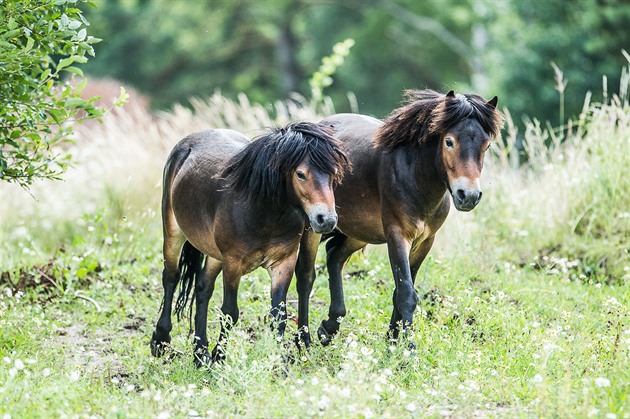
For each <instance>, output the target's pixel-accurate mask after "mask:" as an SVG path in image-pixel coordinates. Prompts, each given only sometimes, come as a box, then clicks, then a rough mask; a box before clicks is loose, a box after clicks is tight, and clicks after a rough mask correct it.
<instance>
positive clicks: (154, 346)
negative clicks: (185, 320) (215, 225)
mask: <svg viewBox="0 0 630 419" xmlns="http://www.w3.org/2000/svg"><path fill="white" fill-rule="evenodd" d="M162 221H163V227H164V244H163V253H164V270H163V271H162V286H163V288H164V299H163V300H162V311H161V313H160V317H159V319H158V321H157V324H156V326H155V331H154V332H153V336H152V337H151V354H152V355H153V356H156V357H160V356H162V355H163V354H164V348H165V347H166V346H167V345H168V344H169V343H170V342H171V329H172V328H173V324H172V322H171V311H172V306H173V296H174V294H175V289H176V288H177V283H178V282H179V276H180V272H179V255H180V252H181V249H182V246H183V244H184V242H185V241H186V239H185V238H184V236H183V234H182V233H181V231H180V230H179V227H178V226H177V223H176V222H175V217H174V216H173V213H172V211H171V210H170V208H167V209H166V210H164V209H163V218H162Z"/></svg>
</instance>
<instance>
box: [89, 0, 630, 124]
mask: <svg viewBox="0 0 630 419" xmlns="http://www.w3.org/2000/svg"><path fill="white" fill-rule="evenodd" d="M95 3H96V4H97V6H98V7H97V8H92V7H86V8H85V13H86V17H87V20H88V21H89V22H90V23H91V28H90V34H91V35H93V36H96V37H98V38H102V39H103V42H101V43H99V44H97V45H96V46H95V49H96V57H95V58H93V59H90V61H89V63H88V64H86V65H85V66H84V67H83V68H84V70H85V72H86V74H88V75H91V76H92V77H110V78H114V79H117V80H120V81H122V82H124V83H126V84H128V85H131V86H132V87H135V88H136V89H137V90H139V91H140V92H141V93H143V94H144V95H146V96H147V97H148V98H149V99H150V102H151V106H152V107H153V108H154V109H166V108H169V107H171V106H172V105H173V104H174V103H176V102H179V103H187V101H188V99H189V98H190V97H193V96H198V97H208V96H210V95H212V94H213V93H215V92H217V91H220V92H221V93H222V94H223V95H224V96H226V97H228V98H236V97H237V95H238V94H239V93H240V92H244V93H246V94H247V95H248V97H249V98H250V100H252V101H253V102H260V103H270V102H273V101H275V100H278V99H285V98H288V97H290V94H291V93H292V92H298V93H301V94H302V95H304V96H307V97H308V95H309V91H310V88H309V85H308V80H309V76H310V74H312V73H313V72H315V71H317V69H318V66H319V65H320V63H321V57H323V56H327V55H329V54H330V53H331V48H332V46H333V45H334V44H335V43H336V42H338V41H342V40H344V39H346V38H351V39H354V40H355V45H354V46H353V48H352V51H351V52H350V55H349V56H348V57H347V59H346V61H345V63H344V65H343V66H341V67H340V68H339V69H338V70H337V72H336V74H335V76H334V79H335V82H334V84H333V85H332V86H330V87H329V88H328V89H327V91H326V94H327V95H329V96H330V97H331V98H332V99H333V102H334V103H335V106H336V110H337V111H350V110H352V108H351V105H352V101H351V100H349V99H348V97H347V95H348V93H349V92H351V93H353V94H354V95H355V96H356V99H357V102H358V110H359V111H360V112H362V113H367V114H372V115H375V116H377V117H383V116H385V115H386V114H387V113H388V112H389V111H390V110H392V109H394V108H395V107H396V106H397V105H398V103H399V101H400V98H401V92H402V90H403V89H406V88H425V87H428V88H433V89H437V90H441V91H447V90H449V89H454V90H455V91H458V92H465V91H474V92H476V93H479V94H482V95H484V96H486V97H491V96H492V95H495V94H497V95H498V96H499V98H500V105H501V106H507V107H508V108H509V109H510V112H511V113H512V115H513V116H514V117H515V119H516V121H517V123H519V124H520V123H521V122H522V121H523V119H527V118H537V119H539V120H542V121H547V120H548V121H550V122H551V123H552V124H553V125H557V123H558V121H559V119H560V114H559V112H560V111H559V109H560V103H559V101H560V97H559V95H558V92H557V91H556V84H555V82H554V71H553V68H552V64H551V63H552V62H553V63H555V64H556V65H557V66H558V68H559V69H560V70H561V71H563V72H564V80H565V82H566V83H567V86H566V91H565V93H564V101H565V109H566V113H565V116H566V117H567V118H568V117H574V116H576V115H577V114H578V113H579V111H580V110H581V108H582V105H583V101H584V97H585V94H586V93H587V91H592V92H593V100H594V101H602V100H603V99H604V98H603V97H602V95H603V93H602V77H601V76H602V75H605V76H606V78H607V80H608V84H609V85H610V86H611V87H610V89H611V90H612V89H616V87H617V86H619V78H620V71H619V69H620V68H621V67H622V66H623V65H624V63H625V59H624V57H623V55H622V54H621V49H622V48H624V47H625V48H626V49H627V48H628V41H629V40H630V4H629V3H628V0H580V1H575V2H565V1H537V0H535V1H518V0H504V1H491V0H439V1H417V0H337V1H330V0H262V1H261V0H177V1H171V0H98V1H95ZM562 122H563V121H562Z"/></svg>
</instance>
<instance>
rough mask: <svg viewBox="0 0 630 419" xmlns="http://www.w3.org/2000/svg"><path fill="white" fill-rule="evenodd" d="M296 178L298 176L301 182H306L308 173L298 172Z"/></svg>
mask: <svg viewBox="0 0 630 419" xmlns="http://www.w3.org/2000/svg"><path fill="white" fill-rule="evenodd" d="M295 176H297V178H298V179H299V180H301V181H305V180H306V173H304V172H302V171H297V172H295Z"/></svg>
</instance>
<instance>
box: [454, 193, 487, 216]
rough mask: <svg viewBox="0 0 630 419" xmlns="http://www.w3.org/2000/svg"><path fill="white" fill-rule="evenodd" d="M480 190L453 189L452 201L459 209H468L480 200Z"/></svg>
mask: <svg viewBox="0 0 630 419" xmlns="http://www.w3.org/2000/svg"><path fill="white" fill-rule="evenodd" d="M481 195H482V192H481V191H480V190H478V189H477V190H470V189H468V190H466V189H456V190H454V191H453V203H454V204H455V208H457V210H459V211H470V210H472V209H473V208H475V207H476V206H477V204H478V203H479V201H481Z"/></svg>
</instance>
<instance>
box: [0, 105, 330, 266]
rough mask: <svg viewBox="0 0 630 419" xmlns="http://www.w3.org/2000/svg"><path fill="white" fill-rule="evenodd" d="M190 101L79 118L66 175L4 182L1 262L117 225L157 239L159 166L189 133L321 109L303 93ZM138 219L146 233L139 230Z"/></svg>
mask: <svg viewBox="0 0 630 419" xmlns="http://www.w3.org/2000/svg"><path fill="white" fill-rule="evenodd" d="M191 103H192V108H186V107H183V106H179V105H176V106H175V107H174V108H173V109H172V110H171V111H170V112H161V113H159V114H152V113H150V112H149V111H147V110H146V109H145V108H142V107H131V108H129V109H126V110H125V111H124V112H115V113H112V114H110V115H108V116H106V117H105V118H104V119H103V121H102V123H101V124H94V123H91V124H88V125H85V126H82V125H79V126H77V127H76V128H75V134H74V138H73V144H71V145H70V146H69V147H67V149H66V151H67V152H69V153H71V154H72V156H73V165H72V167H71V168H69V169H68V171H67V172H66V173H65V174H64V176H63V181H57V182H53V181H43V182H39V183H36V184H35V185H33V187H32V188H31V189H30V190H29V191H26V190H24V189H22V188H20V187H19V186H17V185H14V184H6V183H4V184H0V196H1V197H2V208H1V225H0V236H1V244H0V261H1V263H0V265H1V266H0V268H2V269H9V268H11V267H14V266H16V264H19V263H22V262H24V261H32V262H33V263H35V262H36V261H37V262H40V261H41V260H46V259H47V258H49V257H50V255H51V254H52V253H54V252H55V251H56V250H57V249H59V248H60V247H61V246H64V245H66V246H67V245H69V244H72V243H75V244H76V243H77V242H78V243H82V242H85V241H90V240H92V241H93V242H95V243H96V244H98V243H99V242H100V241H101V240H102V237H101V238H99V237H98V234H96V233H101V236H107V237H109V240H112V238H114V239H115V238H116V234H117V232H118V231H119V230H120V229H126V230H130V231H134V230H136V234H135V235H134V236H133V237H134V238H135V239H136V240H142V239H145V240H146V239H152V240H155V239H156V236H157V235H159V232H160V231H161V228H160V222H159V219H158V218H159V217H156V213H157V212H158V208H159V200H160V197H161V176H162V168H163V165H164V162H165V160H166V157H167V155H168V153H169V152H170V150H171V149H172V147H173V146H174V145H175V144H176V143H177V141H179V140H180V139H182V138H183V137H184V136H186V135H187V134H190V133H192V132H196V131H201V130H206V129H211V128H232V129H235V130H238V131H240V132H243V133H245V134H246V135H248V136H251V137H255V136H256V135H258V134H260V133H262V131H263V129H265V128H269V127H274V126H279V125H284V124H286V123H288V122H290V121H294V120H317V119H318V118H319V117H320V116H319V115H316V114H315V112H314V111H313V110H312V109H311V108H310V107H309V105H308V104H307V102H306V101H305V100H304V99H303V98H300V97H295V98H293V99H292V100H290V101H285V102H280V101H278V102H276V103H274V104H271V105H269V106H267V107H265V106H262V105H259V104H252V103H250V102H249V100H248V99H247V97H246V96H245V95H240V96H239V97H238V100H237V101H232V100H229V99H227V98H225V97H223V96H221V95H220V94H218V93H217V94H214V95H213V96H211V97H210V98H208V99H205V100H204V99H192V100H191ZM140 227H142V233H143V234H145V236H146V237H142V236H139V235H138V234H137V229H138V228H140Z"/></svg>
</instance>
